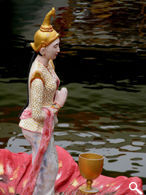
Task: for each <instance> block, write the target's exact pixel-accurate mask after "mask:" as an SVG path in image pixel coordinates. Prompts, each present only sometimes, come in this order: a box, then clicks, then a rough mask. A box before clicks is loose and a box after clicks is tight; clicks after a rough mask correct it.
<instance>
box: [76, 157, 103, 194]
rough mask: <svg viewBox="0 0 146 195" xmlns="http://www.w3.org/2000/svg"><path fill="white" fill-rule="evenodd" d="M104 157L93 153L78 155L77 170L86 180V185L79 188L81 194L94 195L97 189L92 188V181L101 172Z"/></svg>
mask: <svg viewBox="0 0 146 195" xmlns="http://www.w3.org/2000/svg"><path fill="white" fill-rule="evenodd" d="M103 161H104V157H103V156H102V155H99V154H95V153H83V154H80V155H79V169H80V173H81V175H82V176H83V177H84V178H86V179H87V182H86V185H82V186H81V187H80V188H79V192H81V193H83V194H92V193H93V194H94V193H97V192H98V189H96V188H93V187H92V182H93V181H92V180H94V179H96V178H97V177H98V176H99V175H100V174H101V172H102V168H103Z"/></svg>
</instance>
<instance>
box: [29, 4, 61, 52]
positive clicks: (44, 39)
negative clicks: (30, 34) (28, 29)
mask: <svg viewBox="0 0 146 195" xmlns="http://www.w3.org/2000/svg"><path fill="white" fill-rule="evenodd" d="M52 16H53V17H54V18H55V8H52V9H51V11H49V12H48V13H47V14H46V16H45V19H44V21H43V23H42V25H41V27H40V29H39V30H37V31H36V33H35V35H34V42H33V43H30V45H31V47H32V48H33V50H34V51H36V52H39V51H40V49H41V48H42V47H46V46H48V45H49V44H50V43H52V42H53V41H54V40H55V39H57V38H58V37H59V34H58V33H57V32H56V31H55V30H54V29H53V27H52V25H51V24H50V23H51V17H52Z"/></svg>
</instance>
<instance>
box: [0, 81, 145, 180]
mask: <svg viewBox="0 0 146 195" xmlns="http://www.w3.org/2000/svg"><path fill="white" fill-rule="evenodd" d="M125 82H126V81H125ZM1 86H2V90H3V91H2V90H1V94H0V98H1V100H2V102H1V111H2V112H1V118H2V119H1V123H0V129H1V132H3V133H2V134H1V136H0V144H1V147H2V148H4V147H7V148H8V149H10V150H12V151H13V152H18V151H19V152H21V151H25V152H30V146H29V144H28V143H27V142H26V140H25V139H24V137H23V136H22V134H21V129H20V128H19V127H18V122H19V120H18V114H19V113H20V112H21V109H22V107H23V106H24V105H25V103H26V100H27V97H26V94H25V93H26V84H24V83H20V82H19V83H16V82H11V88H12V89H13V90H12V91H10V90H9V89H8V83H7V82H5V83H4V82H3V83H2V85H1ZM101 86H102V87H101ZM66 87H67V88H68V90H69V97H68V99H67V102H66V104H65V106H64V108H63V109H62V110H61V111H60V112H59V115H58V118H59V124H58V125H57V126H56V128H55V140H56V144H58V145H60V146H62V147H63V148H65V149H67V150H68V151H69V152H70V153H71V155H72V156H73V157H74V159H75V160H76V161H77V160H78V155H79V154H80V153H81V152H96V153H100V154H103V155H104V156H105V157H106V158H105V164H104V172H103V173H104V174H105V175H110V176H118V175H122V174H124V175H127V176H139V177H141V178H143V182H144V183H145V175H146V173H145V168H144V166H145V163H146V154H145V151H146V146H145V142H146V137H145V136H144V134H145V125H146V108H145V106H144V105H145V98H144V94H145V92H146V87H145V86H143V85H139V86H138V85H136V86H130V85H128V87H127V88H125V89H124V88H123V86H122V88H121V86H120V85H119V86H114V85H111V84H100V83H98V84H94V85H88V84H77V83H70V84H68V85H66ZM14 89H15V90H14ZM131 89H132V90H131ZM24 92H25V93H24ZM4 94H5V95H4ZM10 94H11V96H10ZM6 96H7V98H5V97H6ZM12 97H13V99H12ZM11 105H12V106H11ZM16 105H17V106H18V107H19V109H16ZM6 108H7V109H6ZM6 115H7V116H6ZM10 121H11V122H12V123H10ZM125 172H126V173H125Z"/></svg>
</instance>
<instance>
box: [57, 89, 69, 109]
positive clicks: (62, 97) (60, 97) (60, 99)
mask: <svg viewBox="0 0 146 195" xmlns="http://www.w3.org/2000/svg"><path fill="white" fill-rule="evenodd" d="M67 94H68V91H67V88H65V87H63V88H62V89H61V90H60V91H59V90H57V91H56V95H55V103H57V104H59V105H60V106H61V107H62V106H63V105H64V103H65V101H66V98H67Z"/></svg>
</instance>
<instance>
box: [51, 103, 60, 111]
mask: <svg viewBox="0 0 146 195" xmlns="http://www.w3.org/2000/svg"><path fill="white" fill-rule="evenodd" d="M61 107H62V106H60V105H59V104H58V103H57V102H54V104H52V106H51V108H54V109H57V110H59V109H60V108H61Z"/></svg>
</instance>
